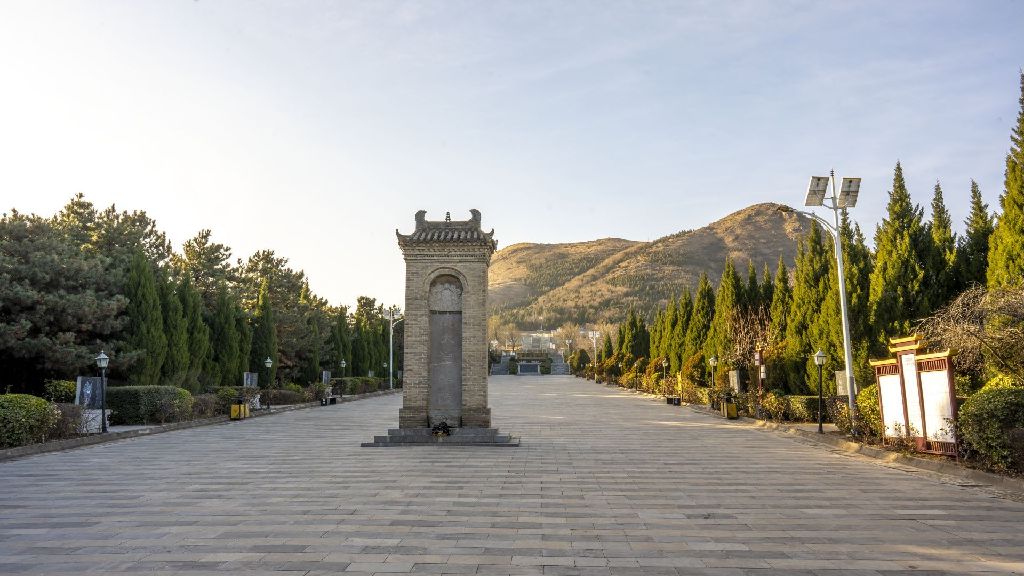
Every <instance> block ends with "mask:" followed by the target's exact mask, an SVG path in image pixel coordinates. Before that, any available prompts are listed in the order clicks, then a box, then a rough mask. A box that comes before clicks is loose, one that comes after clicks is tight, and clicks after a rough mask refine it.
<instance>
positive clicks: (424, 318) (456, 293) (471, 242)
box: [363, 210, 518, 446]
mask: <svg viewBox="0 0 1024 576" xmlns="http://www.w3.org/2000/svg"><path fill="white" fill-rule="evenodd" d="M426 214H427V213H426V211H424V210H420V211H419V212H417V213H416V229H415V230H414V231H413V232H412V234H401V233H399V232H398V231H397V230H396V231H395V234H396V235H397V236H398V245H399V247H400V248H401V249H402V255H403V256H404V258H405V373H404V375H403V376H404V378H403V390H402V408H401V410H399V412H398V428H397V429H392V430H389V431H388V435H387V436H377V437H375V438H374V441H373V442H369V443H366V444H363V445H364V446H395V445H408V444H434V443H438V444H441V443H444V444H475V445H479V444H485V445H496V446H515V445H518V440H517V439H515V438H512V437H510V436H508V435H503V434H499V433H498V431H497V429H495V428H491V409H490V407H489V406H488V405H487V368H488V359H487V268H488V266H489V265H490V262H491V254H493V253H494V250H495V248H496V247H497V242H496V241H495V240H494V231H493V230H491V231H490V232H484V231H483V230H481V228H480V212H479V211H478V210H470V214H471V215H472V216H471V217H470V219H469V220H456V221H452V219H451V214H450V213H449V214H447V215H446V216H445V219H444V221H430V220H427V218H426Z"/></svg>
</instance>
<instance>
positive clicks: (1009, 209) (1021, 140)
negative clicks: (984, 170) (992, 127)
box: [987, 72, 1024, 288]
mask: <svg viewBox="0 0 1024 576" xmlns="http://www.w3.org/2000/svg"><path fill="white" fill-rule="evenodd" d="M999 207H1000V208H1001V209H1002V213H1001V214H1000V215H999V219H998V220H997V221H996V225H995V229H994V230H993V232H992V236H991V238H990V240H989V251H988V271H987V275H988V286H989V288H1002V287H1008V286H1013V287H1019V286H1021V285H1024V72H1022V73H1021V75H1020V112H1019V113H1018V114H1017V125H1016V126H1015V127H1014V129H1013V131H1012V133H1011V134H1010V152H1009V153H1008V154H1007V155H1006V172H1005V175H1004V180H1003V193H1002V195H1000V196H999Z"/></svg>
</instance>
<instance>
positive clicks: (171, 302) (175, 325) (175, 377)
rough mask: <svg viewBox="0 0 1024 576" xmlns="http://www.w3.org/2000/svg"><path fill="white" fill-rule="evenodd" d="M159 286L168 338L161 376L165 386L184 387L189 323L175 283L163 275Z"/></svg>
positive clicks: (165, 330) (186, 371)
mask: <svg viewBox="0 0 1024 576" xmlns="http://www.w3.org/2000/svg"><path fill="white" fill-rule="evenodd" d="M159 285H160V310H161V311H162V312H163V317H164V334H165V336H166V338H167V354H166V356H165V357H164V363H163V367H162V368H161V374H162V376H163V382H164V384H166V385H170V386H183V385H184V382H185V378H186V376H187V375H188V367H189V360H188V322H187V321H186V320H185V316H184V314H183V313H182V308H181V300H180V299H179V298H178V295H177V294H176V293H175V289H174V288H175V287H174V283H173V282H172V281H171V280H170V279H169V278H167V277H166V276H164V275H161V276H160V280H159Z"/></svg>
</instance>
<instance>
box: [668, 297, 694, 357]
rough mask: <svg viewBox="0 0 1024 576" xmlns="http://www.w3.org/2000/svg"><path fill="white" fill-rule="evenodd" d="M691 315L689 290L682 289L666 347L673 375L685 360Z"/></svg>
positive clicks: (691, 304)
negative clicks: (669, 340)
mask: <svg viewBox="0 0 1024 576" xmlns="http://www.w3.org/2000/svg"><path fill="white" fill-rule="evenodd" d="M692 313H693V296H691V295H690V289H689V288H684V289H683V294H682V295H681V296H680V297H679V303H678V304H677V306H676V322H675V324H674V325H673V326H672V340H671V343H670V344H669V347H668V363H669V370H670V371H671V372H672V373H673V374H675V373H677V372H679V371H680V370H682V368H683V362H685V361H686V358H685V357H684V356H683V355H684V354H685V347H686V329H687V327H688V326H689V325H690V316H691V314H692Z"/></svg>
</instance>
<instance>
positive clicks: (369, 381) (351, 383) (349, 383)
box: [335, 376, 384, 396]
mask: <svg viewBox="0 0 1024 576" xmlns="http://www.w3.org/2000/svg"><path fill="white" fill-rule="evenodd" d="M383 381H384V379H383V378H371V377H368V376H350V377H347V378H342V379H341V384H342V386H343V387H344V388H343V394H341V395H342V396H354V395H356V394H366V393H367V392H376V391H377V390H380V388H381V384H382V382H383ZM340 390H342V387H339V386H336V387H335V393H337V392H338V391H340Z"/></svg>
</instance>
